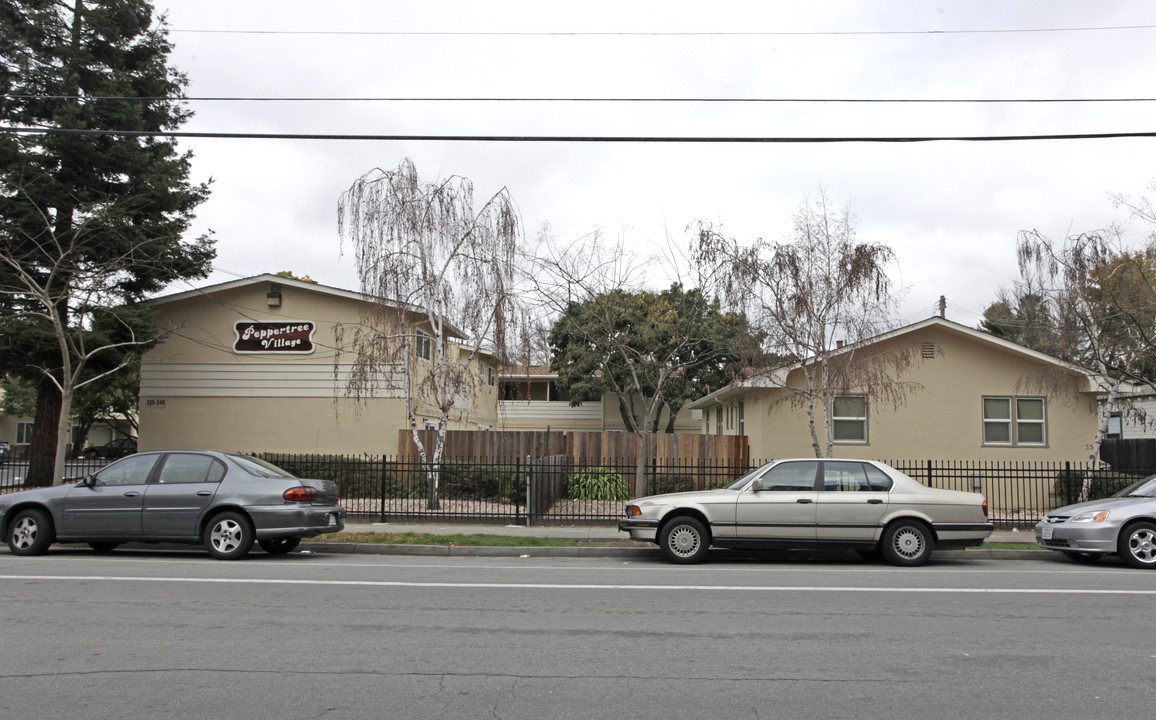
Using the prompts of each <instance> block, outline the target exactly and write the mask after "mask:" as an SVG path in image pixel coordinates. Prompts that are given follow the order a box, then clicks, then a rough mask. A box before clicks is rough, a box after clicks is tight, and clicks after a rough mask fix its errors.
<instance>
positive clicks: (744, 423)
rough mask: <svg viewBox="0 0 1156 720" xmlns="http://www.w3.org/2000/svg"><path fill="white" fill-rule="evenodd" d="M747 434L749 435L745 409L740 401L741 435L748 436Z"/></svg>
mask: <svg viewBox="0 0 1156 720" xmlns="http://www.w3.org/2000/svg"><path fill="white" fill-rule="evenodd" d="M746 434H747V420H746V416H745V408H744V407H743V401H742V400H739V435H746Z"/></svg>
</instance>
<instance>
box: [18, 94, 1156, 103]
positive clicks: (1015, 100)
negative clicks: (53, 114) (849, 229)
mask: <svg viewBox="0 0 1156 720" xmlns="http://www.w3.org/2000/svg"><path fill="white" fill-rule="evenodd" d="M0 97H4V98H8V99H12V100H81V101H89V100H118V101H123V100H140V101H148V102H157V101H168V102H404V103H410V102H434V103H443V102H462V103H479V102H486V103H491V102H492V103H506V102H512V103H687V104H689V103H734V104H743V103H768V104H772V103H798V104H801V103H854V104H903V103H906V104H944V103H957V104H965V103H967V104H1001V103H1003V104H1012V103H1144V102H1156V97H1131V98H1119V97H1117V98H734V97H618V98H615V97H401V96H399V97H226V96H203V97H176V96H172V97H170V96H163V95H161V96H140V95H85V96H82V97H79V98H77V97H76V96H72V95H8V94H0Z"/></svg>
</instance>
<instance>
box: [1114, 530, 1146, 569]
mask: <svg viewBox="0 0 1156 720" xmlns="http://www.w3.org/2000/svg"><path fill="white" fill-rule="evenodd" d="M1116 550H1117V553H1118V554H1119V555H1120V559H1121V560H1123V561H1124V562H1125V563H1126V564H1128V565H1131V566H1132V567H1134V568H1141V569H1149V568H1156V523H1151V522H1148V521H1147V520H1143V521H1141V522H1136V523H1132V524H1131V525H1128V526H1127V527H1125V528H1124V530H1123V531H1122V532H1121V533H1120V539H1119V541H1117V543H1116Z"/></svg>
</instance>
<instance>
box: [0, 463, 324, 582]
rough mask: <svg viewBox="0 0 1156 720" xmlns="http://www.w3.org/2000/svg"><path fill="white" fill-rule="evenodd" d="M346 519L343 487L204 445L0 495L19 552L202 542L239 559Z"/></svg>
mask: <svg viewBox="0 0 1156 720" xmlns="http://www.w3.org/2000/svg"><path fill="white" fill-rule="evenodd" d="M344 527H345V510H344V509H343V508H342V507H341V506H340V504H339V497H338V494H337V486H336V484H335V483H333V482H331V481H328V480H302V479H298V478H296V477H294V476H293V475H292V474H290V473H288V472H286V471H285V470H282V469H281V468H279V467H277V466H276V465H273V464H271V463H268V462H265V461H264V460H261V459H259V458H255V457H251V456H248V455H236V454H231V453H220V452H208V451H198V450H179V451H176V450H174V451H158V452H146V453H138V454H135V455H129V456H128V457H126V458H123V459H121V460H118V461H116V462H114V463H112V464H111V465H109V466H107V467H105V468H103V469H101V470H100V471H98V472H96V473H93V474H91V475H87V476H86V477H84V478H83V479H82V480H80V481H79V482H76V483H75V484H67V485H58V486H54V487H47V488H37V489H33V490H24V491H21V492H15V493H9V494H6V495H0V537H3V538H4V540H5V542H7V543H8V547H9V549H10V550H11V551H12V553H13V554H15V555H39V554H41V553H44V552H45V551H47V550H48V548H49V546H51V545H52V544H53V543H88V544H89V545H90V546H91V547H92V548H93V549H94V550H96V551H98V552H108V551H111V550H113V549H114V548H116V547H117V546H119V545H121V544H123V543H127V542H147V543H159V542H165V543H186V544H201V545H204V547H205V549H206V550H208V552H209V555H211V556H213V557H215V558H218V559H221V560H236V559H238V558H241V557H244V556H245V555H246V554H248V552H249V550H250V549H251V548H252V546H253V543H254V542H256V543H257V544H258V545H259V546H260V547H261V549H262V550H264V551H265V552H267V553H271V554H274V555H279V554H284V553H287V552H291V551H292V550H294V549H296V548H297V546H298V545H299V544H300V543H301V539H302V538H306V537H313V536H316V535H320V534H321V533H329V532H337V531H339V530H341V529H342V528H344Z"/></svg>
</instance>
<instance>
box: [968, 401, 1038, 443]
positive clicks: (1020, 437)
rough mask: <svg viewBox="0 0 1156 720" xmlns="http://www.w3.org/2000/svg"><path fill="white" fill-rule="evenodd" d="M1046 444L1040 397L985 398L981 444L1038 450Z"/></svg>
mask: <svg viewBox="0 0 1156 720" xmlns="http://www.w3.org/2000/svg"><path fill="white" fill-rule="evenodd" d="M1047 442H1048V429H1047V414H1046V412H1045V407H1044V399H1043V398H1033V397H1027V398H1023V397H985V398H984V399H983V444H984V445H1013V446H1015V445H1027V446H1032V447H1040V446H1043V445H1046V444H1047Z"/></svg>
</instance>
